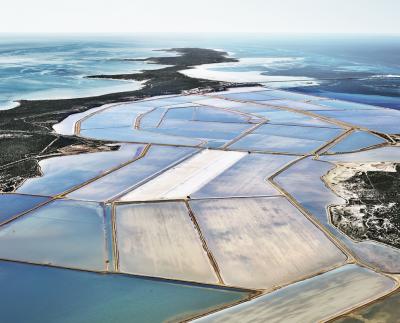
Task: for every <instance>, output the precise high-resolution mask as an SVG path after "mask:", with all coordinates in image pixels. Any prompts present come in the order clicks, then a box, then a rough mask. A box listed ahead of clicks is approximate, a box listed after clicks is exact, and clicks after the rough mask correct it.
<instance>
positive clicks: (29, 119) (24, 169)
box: [0, 48, 257, 192]
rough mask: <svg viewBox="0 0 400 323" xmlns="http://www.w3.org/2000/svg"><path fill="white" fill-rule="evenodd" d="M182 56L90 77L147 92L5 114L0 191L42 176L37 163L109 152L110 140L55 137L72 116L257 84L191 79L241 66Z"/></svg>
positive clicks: (212, 54) (200, 52) (215, 56)
mask: <svg viewBox="0 0 400 323" xmlns="http://www.w3.org/2000/svg"><path fill="white" fill-rule="evenodd" d="M166 52H176V53H178V56H160V57H149V58H144V59H132V60H133V61H146V62H154V63H156V64H161V65H168V66H167V67H164V68H161V69H155V70H142V71H140V72H139V73H131V74H114V75H104V74H103V75H90V76H87V78H103V79H115V80H126V81H129V80H133V81H139V82H142V85H143V86H142V88H140V89H138V90H133V91H127V92H116V93H110V94H104V95H99V96H90V97H80V98H73V99H55V100H20V101H19V105H18V106H17V107H15V108H13V109H9V110H1V111H0V138H1V140H0V149H1V150H2V152H3V153H2V154H1V156H0V192H10V191H13V190H14V188H15V187H17V186H18V185H19V184H20V183H22V182H23V181H24V180H26V179H27V178H31V177H35V176H40V169H39V166H38V160H40V159H42V158H44V157H46V156H49V155H64V154H65V151H73V152H74V153H76V154H78V153H81V152H82V153H83V152H88V151H102V150H104V149H108V148H107V146H105V144H106V143H107V142H105V141H99V140H90V139H84V138H80V137H77V136H75V135H71V134H70V133H68V131H67V132H66V134H59V133H56V132H55V131H54V129H53V126H54V125H56V124H58V123H60V122H61V121H62V120H64V119H66V118H68V117H69V116H71V115H74V114H79V113H83V112H85V111H88V110H90V109H93V108H96V107H101V106H104V105H106V104H114V103H119V102H127V101H134V100H139V99H144V98H148V97H153V96H158V95H169V94H182V93H191V92H193V93H198V92H212V91H223V90H225V89H227V88H228V87H248V86H254V85H257V84H256V83H251V84H249V83H234V82H223V81H213V80H204V79H197V78H192V77H189V76H186V75H183V74H181V73H180V71H181V70H184V69H189V68H192V67H194V66H198V65H203V64H211V63H223V62H237V59H234V58H230V57H228V54H227V53H226V52H222V51H216V50H212V49H201V48H171V49H167V50H166Z"/></svg>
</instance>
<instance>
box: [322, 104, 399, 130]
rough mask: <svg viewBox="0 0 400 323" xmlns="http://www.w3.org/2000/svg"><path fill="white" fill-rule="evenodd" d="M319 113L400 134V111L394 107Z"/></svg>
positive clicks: (361, 125)
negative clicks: (393, 108)
mask: <svg viewBox="0 0 400 323" xmlns="http://www.w3.org/2000/svg"><path fill="white" fill-rule="evenodd" d="M318 114H319V115H322V116H325V117H328V118H334V119H337V120H340V121H343V122H346V123H349V124H353V125H356V126H360V127H364V128H367V129H369V130H373V131H376V132H381V133H387V134H400V122H399V120H400V111H398V110H392V109H385V108H379V109H373V110H345V111H318Z"/></svg>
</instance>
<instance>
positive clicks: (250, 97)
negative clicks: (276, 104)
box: [220, 91, 279, 101]
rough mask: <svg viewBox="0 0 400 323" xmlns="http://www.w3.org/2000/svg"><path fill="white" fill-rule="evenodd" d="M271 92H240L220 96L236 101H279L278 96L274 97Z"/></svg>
mask: <svg viewBox="0 0 400 323" xmlns="http://www.w3.org/2000/svg"><path fill="white" fill-rule="evenodd" d="M273 92H274V91H259V92H242V93H230V94H222V95H220V96H221V97H223V98H225V99H228V100H237V101H266V100H276V99H279V96H276V95H274V94H273Z"/></svg>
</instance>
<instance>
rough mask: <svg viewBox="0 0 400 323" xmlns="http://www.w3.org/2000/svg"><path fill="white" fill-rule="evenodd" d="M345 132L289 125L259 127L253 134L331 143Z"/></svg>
mask: <svg viewBox="0 0 400 323" xmlns="http://www.w3.org/2000/svg"><path fill="white" fill-rule="evenodd" d="M342 132H343V131H342V130H341V129H331V128H323V127H322V128H320V127H302V126H289V125H275V124H265V125H262V126H261V127H258V128H257V129H256V130H254V131H253V132H252V133H255V134H260V135H272V136H282V137H290V138H296V139H307V140H318V141H329V140H332V139H334V138H335V137H337V136H339V135H340V134H341V133H342Z"/></svg>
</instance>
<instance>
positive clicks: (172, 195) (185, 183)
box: [120, 149, 246, 201]
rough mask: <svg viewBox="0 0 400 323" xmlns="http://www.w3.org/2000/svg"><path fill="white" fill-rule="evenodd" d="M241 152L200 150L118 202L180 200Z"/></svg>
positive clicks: (203, 183)
mask: <svg viewBox="0 0 400 323" xmlns="http://www.w3.org/2000/svg"><path fill="white" fill-rule="evenodd" d="M245 156H246V153H243V152H228V151H219V150H208V149H206V150H203V151H201V152H200V153H198V154H196V155H195V156H193V157H191V158H190V159H187V160H186V161H184V162H182V163H180V164H178V165H176V166H175V167H173V168H171V169H169V170H168V171H166V172H165V173H163V174H161V175H160V176H158V177H156V178H154V179H153V180H151V181H149V182H147V183H145V184H144V185H142V186H139V187H138V188H137V189H135V190H133V191H131V192H129V193H128V194H126V195H125V196H123V197H122V198H121V199H120V200H121V201H147V200H161V199H184V198H187V197H188V196H189V195H190V194H191V193H192V192H195V191H196V190H198V189H199V188H201V187H202V186H204V185H206V184H207V183H208V182H209V181H210V180H212V179H213V178H214V177H216V176H218V175H219V174H221V173H222V172H223V171H225V170H226V169H228V168H229V167H230V166H232V165H233V164H235V163H236V162H237V161H238V160H240V159H241V158H243V157H245Z"/></svg>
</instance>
